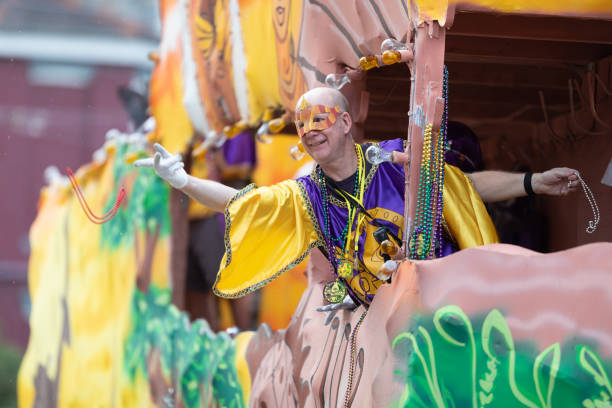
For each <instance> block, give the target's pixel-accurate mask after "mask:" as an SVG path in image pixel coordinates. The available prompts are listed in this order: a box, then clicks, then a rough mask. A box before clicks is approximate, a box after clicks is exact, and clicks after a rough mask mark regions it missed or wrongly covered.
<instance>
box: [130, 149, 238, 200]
mask: <svg viewBox="0 0 612 408" xmlns="http://www.w3.org/2000/svg"><path fill="white" fill-rule="evenodd" d="M154 148H155V151H156V153H155V155H154V156H153V157H149V158H147V159H140V160H136V161H135V162H134V166H136V167H150V168H152V169H154V170H155V173H157V175H158V176H159V177H161V178H162V179H164V180H166V181H167V182H168V183H169V184H170V185H171V186H172V187H174V188H176V189H179V190H181V191H183V192H184V193H185V194H187V195H188V196H190V197H191V198H193V199H194V200H197V201H198V202H200V203H201V204H203V205H205V206H206V207H208V208H210V209H212V210H214V211H218V212H223V211H224V210H225V206H226V205H227V202H228V201H229V200H230V198H232V197H233V196H234V194H236V193H237V192H238V190H236V189H234V188H231V187H228V186H226V185H223V184H221V183H217V182H216V181H211V180H203V179H199V178H197V177H193V176H190V175H188V174H187V172H186V171H185V169H183V162H182V161H181V155H179V154H175V155H171V154H170V153H168V151H167V150H166V149H164V147H163V146H162V145H160V144H158V143H155V145H154Z"/></svg>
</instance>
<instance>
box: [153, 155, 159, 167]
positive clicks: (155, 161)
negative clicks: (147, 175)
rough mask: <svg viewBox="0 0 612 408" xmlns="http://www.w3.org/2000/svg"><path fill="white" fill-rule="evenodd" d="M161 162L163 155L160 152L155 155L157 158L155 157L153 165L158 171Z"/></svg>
mask: <svg viewBox="0 0 612 408" xmlns="http://www.w3.org/2000/svg"><path fill="white" fill-rule="evenodd" d="M160 160H161V153H159V152H157V153H155V156H153V165H154V167H155V168H156V169H157V168H159V162H160Z"/></svg>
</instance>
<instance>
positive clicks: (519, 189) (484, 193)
mask: <svg viewBox="0 0 612 408" xmlns="http://www.w3.org/2000/svg"><path fill="white" fill-rule="evenodd" d="M576 173H577V171H576V170H574V169H569V168H567V167H558V168H554V169H550V170H547V171H545V172H543V173H534V174H533V175H532V178H531V187H532V189H533V192H534V193H535V194H547V195H554V196H563V195H567V194H568V193H570V192H573V191H575V190H576V189H577V188H578V184H579V183H577V180H578V177H577V176H576ZM467 176H468V177H469V178H470V180H471V181H472V184H474V188H476V191H478V194H479V195H480V197H481V198H482V201H485V202H495V201H502V200H508V199H510V198H515V197H521V196H525V195H527V192H526V191H525V187H524V185H523V180H524V178H525V174H524V173H509V172H505V171H496V170H487V171H480V172H476V173H472V174H468V175H467Z"/></svg>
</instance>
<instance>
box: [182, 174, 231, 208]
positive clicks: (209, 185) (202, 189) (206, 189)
mask: <svg viewBox="0 0 612 408" xmlns="http://www.w3.org/2000/svg"><path fill="white" fill-rule="evenodd" d="M181 191H183V193H185V194H187V195H188V196H189V197H191V198H193V199H194V200H196V201H198V202H200V204H202V205H204V206H206V207H208V208H210V209H211V210H214V211H217V212H223V211H224V210H225V206H226V205H227V202H228V201H229V200H230V198H232V197H233V196H234V195H235V194H236V193H237V192H238V190H236V189H235V188H232V187H228V186H226V185H225V184H221V183H218V182H216V181H212V180H204V179H200V178H197V177H193V176H187V184H186V185H185V187H183V188H182V189H181Z"/></svg>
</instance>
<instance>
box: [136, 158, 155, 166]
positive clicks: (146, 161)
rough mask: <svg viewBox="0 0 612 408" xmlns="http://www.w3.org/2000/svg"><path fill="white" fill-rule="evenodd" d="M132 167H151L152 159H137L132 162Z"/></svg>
mask: <svg viewBox="0 0 612 408" xmlns="http://www.w3.org/2000/svg"><path fill="white" fill-rule="evenodd" d="M134 167H153V159H152V158H151V157H148V158H146V159H138V160H136V161H135V162H134Z"/></svg>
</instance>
